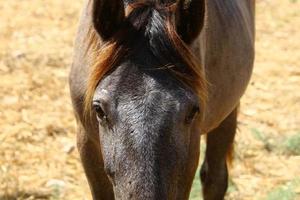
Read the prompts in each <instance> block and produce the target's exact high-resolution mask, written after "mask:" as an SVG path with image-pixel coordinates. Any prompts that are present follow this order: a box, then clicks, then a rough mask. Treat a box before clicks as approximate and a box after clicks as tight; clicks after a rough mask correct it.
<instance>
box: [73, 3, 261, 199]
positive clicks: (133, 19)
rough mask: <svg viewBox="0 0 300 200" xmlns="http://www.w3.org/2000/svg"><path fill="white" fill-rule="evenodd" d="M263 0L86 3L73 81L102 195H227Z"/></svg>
mask: <svg viewBox="0 0 300 200" xmlns="http://www.w3.org/2000/svg"><path fill="white" fill-rule="evenodd" d="M254 15H255V1H254V0H253V1H251V0H227V1H224V0H144V1H142V0H86V2H85V6H84V8H83V11H82V15H81V19H80V23H79V28H78V33H77V37H76V41H75V50H74V58H73V64H72V67H71V72H70V76H69V85H70V93H71V99H72V104H73V107H74V113H75V118H76V120H77V126H78V127H77V146H78V150H79V154H80V157H81V161H82V164H83V168H84V171H85V174H86V177H87V180H88V183H89V186H90V190H91V193H92V196H93V199H95V200H99V199H104V200H112V199H116V200H121V199H122V200H126V199H134V200H142V199H143V200H144V199H145V200H146V199H147V200H157V199H169V200H175V199H178V200H185V199H188V198H189V193H190V190H191V186H192V182H193V179H194V176H195V173H196V169H197V167H198V162H199V154H200V150H199V149H200V138H201V136H202V135H205V136H206V144H207V145H206V152H205V158H204V162H203V164H202V167H201V170H200V179H201V182H202V185H203V189H202V190H203V191H202V193H203V197H204V199H205V200H219V199H224V196H225V194H226V190H227V186H228V169H229V166H230V162H231V160H232V156H233V146H234V145H233V143H234V137H235V133H236V128H237V115H238V107H239V102H240V98H241V97H242V95H243V94H244V92H245V90H246V88H247V85H248V83H249V80H250V78H251V74H252V69H253V62H254V39H255V30H254V29H255V28H254V27H255V23H254Z"/></svg>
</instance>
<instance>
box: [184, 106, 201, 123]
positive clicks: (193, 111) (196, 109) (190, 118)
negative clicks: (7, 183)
mask: <svg viewBox="0 0 300 200" xmlns="http://www.w3.org/2000/svg"><path fill="white" fill-rule="evenodd" d="M199 111H200V109H199V107H198V106H194V107H193V108H192V109H191V110H190V112H189V113H188V115H187V116H186V118H185V122H186V123H187V124H189V123H191V122H192V121H193V119H194V118H195V116H196V114H198V113H199Z"/></svg>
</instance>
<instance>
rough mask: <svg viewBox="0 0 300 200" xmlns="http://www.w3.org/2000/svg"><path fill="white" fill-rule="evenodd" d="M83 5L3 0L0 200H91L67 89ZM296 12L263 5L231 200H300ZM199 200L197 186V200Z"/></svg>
mask: <svg viewBox="0 0 300 200" xmlns="http://www.w3.org/2000/svg"><path fill="white" fill-rule="evenodd" d="M81 5H82V1H79V0H78V1H72V0H64V1H61V0H51V1H50V0H49V1H45V0H27V1H25V0H10V1H7V0H0V81H1V84H0V91H1V92H0V200H15V199H18V200H25V199H26V200H33V199H51V200H69V199H72V200H77V199H82V200H83V199H91V198H90V196H89V191H88V188H87V183H86V180H85V177H84V174H83V171H82V168H81V165H80V162H79V158H78V153H77V150H76V148H75V126H76V125H75V121H74V118H73V115H72V109H71V103H70V99H69V92H68V85H67V79H68V71H69V67H70V64H71V57H72V44H73V38H74V36H75V32H76V25H77V20H78V15H79V10H80V7H81ZM299 11H300V1H298V0H257V45H256V46H257V51H256V63H255V70H254V75H253V78H252V81H251V84H250V85H249V89H248V91H247V93H246V95H245V96H244V98H243V100H242V105H241V113H240V117H239V133H238V136H237V138H236V150H235V151H236V155H235V162H234V166H233V169H232V171H231V177H232V178H231V180H230V188H229V194H228V197H227V199H230V200H253V199H254V200H256V199H258V200H259V199H262V200H296V199H298V200H299V199H300V29H299V27H300V12H299ZM202 155H203V154H202ZM197 177H198V176H197ZM199 196H200V184H199V181H198V179H195V185H194V187H193V192H192V194H191V199H193V200H195V199H199Z"/></svg>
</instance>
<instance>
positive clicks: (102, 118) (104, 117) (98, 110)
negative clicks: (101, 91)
mask: <svg viewBox="0 0 300 200" xmlns="http://www.w3.org/2000/svg"><path fill="white" fill-rule="evenodd" d="M93 108H94V110H95V112H96V116H97V119H98V120H99V121H102V122H106V121H107V115H106V114H105V112H104V110H103V108H102V106H101V104H100V103H99V102H95V103H93Z"/></svg>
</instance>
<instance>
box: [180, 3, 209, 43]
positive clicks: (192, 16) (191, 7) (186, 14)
mask: <svg viewBox="0 0 300 200" xmlns="http://www.w3.org/2000/svg"><path fill="white" fill-rule="evenodd" d="M204 18H205V0H179V1H178V3H177V11H176V29H177V33H178V34H179V36H180V37H181V39H182V40H183V41H184V42H186V43H187V44H190V43H191V42H193V41H194V39H196V38H197V37H198V35H199V34H200V32H201V30H202V28H203V25H204Z"/></svg>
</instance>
